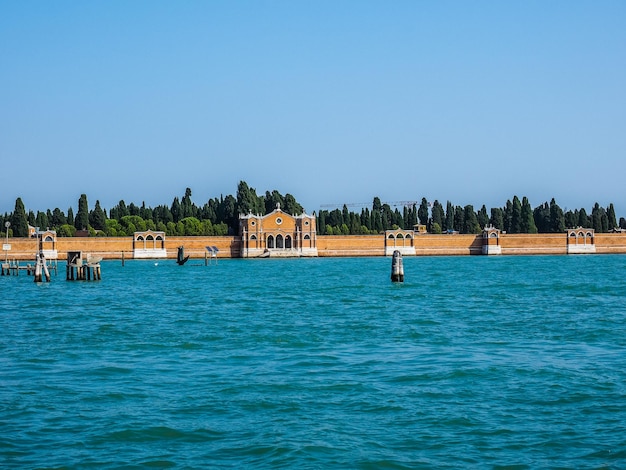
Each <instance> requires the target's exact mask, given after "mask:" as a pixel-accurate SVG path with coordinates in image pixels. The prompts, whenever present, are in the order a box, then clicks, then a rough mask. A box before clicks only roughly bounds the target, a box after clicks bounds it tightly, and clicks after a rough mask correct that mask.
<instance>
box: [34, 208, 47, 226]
mask: <svg viewBox="0 0 626 470" xmlns="http://www.w3.org/2000/svg"><path fill="white" fill-rule="evenodd" d="M35 227H39V228H40V229H41V230H45V229H47V228H48V227H50V223H49V222H48V215H47V214H46V213H45V212H41V211H37V216H36V217H35Z"/></svg>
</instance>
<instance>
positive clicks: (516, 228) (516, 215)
mask: <svg viewBox="0 0 626 470" xmlns="http://www.w3.org/2000/svg"><path fill="white" fill-rule="evenodd" d="M507 231H508V232H509V233H522V203H521V202H520V200H519V198H518V197H517V196H513V203H512V204H511V226H510V227H509V230H507Z"/></svg>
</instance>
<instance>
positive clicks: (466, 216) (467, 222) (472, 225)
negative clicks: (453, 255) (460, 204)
mask: <svg viewBox="0 0 626 470" xmlns="http://www.w3.org/2000/svg"><path fill="white" fill-rule="evenodd" d="M480 230H481V229H480V226H479V225H478V218H477V217H476V212H474V206H472V205H471V204H468V205H467V206H465V207H464V208H463V230H462V232H463V233H480Z"/></svg>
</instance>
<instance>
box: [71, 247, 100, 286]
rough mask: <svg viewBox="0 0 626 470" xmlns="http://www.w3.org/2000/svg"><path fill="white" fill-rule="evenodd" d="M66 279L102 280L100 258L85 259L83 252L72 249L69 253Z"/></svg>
mask: <svg viewBox="0 0 626 470" xmlns="http://www.w3.org/2000/svg"><path fill="white" fill-rule="evenodd" d="M66 279H67V280H68V281H91V280H92V279H93V280H94V281H100V280H101V279H102V272H101V271H100V259H98V260H96V261H89V260H87V261H83V256H82V252H80V251H70V252H68V253H67V267H66Z"/></svg>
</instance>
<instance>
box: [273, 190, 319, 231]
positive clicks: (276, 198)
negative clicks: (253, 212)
mask: <svg viewBox="0 0 626 470" xmlns="http://www.w3.org/2000/svg"><path fill="white" fill-rule="evenodd" d="M277 204H280V207H285V198H284V197H283V196H282V194H280V193H279V192H278V191H276V190H274V191H272V192H271V193H270V192H269V191H265V214H269V213H270V212H272V211H273V210H274V209H276V207H277ZM320 233H322V234H323V233H324V232H320Z"/></svg>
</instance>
